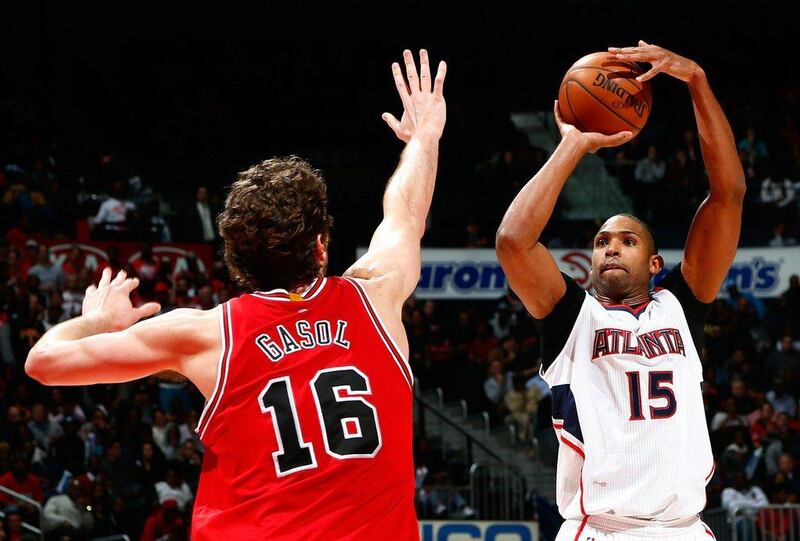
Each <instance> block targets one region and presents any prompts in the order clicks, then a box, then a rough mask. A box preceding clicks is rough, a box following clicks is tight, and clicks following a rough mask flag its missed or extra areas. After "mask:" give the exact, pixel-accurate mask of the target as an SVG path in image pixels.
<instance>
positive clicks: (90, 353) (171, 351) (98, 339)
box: [25, 270, 221, 396]
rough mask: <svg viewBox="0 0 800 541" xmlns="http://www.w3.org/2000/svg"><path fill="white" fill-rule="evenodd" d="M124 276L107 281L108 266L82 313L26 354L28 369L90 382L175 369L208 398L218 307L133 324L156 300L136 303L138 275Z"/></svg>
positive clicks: (66, 381) (44, 376)
mask: <svg viewBox="0 0 800 541" xmlns="http://www.w3.org/2000/svg"><path fill="white" fill-rule="evenodd" d="M120 275H121V276H123V279H122V280H118V279H115V280H114V281H113V282H110V281H109V277H110V271H109V270H106V271H104V277H103V279H102V280H101V283H100V286H99V287H98V288H97V289H94V290H93V289H92V288H90V290H89V291H87V300H88V304H87V302H85V303H84V315H82V316H79V317H77V318H74V319H71V320H69V321H65V322H64V323H61V324H59V325H56V326H55V327H53V328H52V329H50V330H49V331H48V332H47V333H45V335H44V336H43V337H42V338H41V339H40V340H39V341H38V342H37V343H36V345H35V346H34V347H33V348H32V349H31V351H30V353H29V354H28V358H27V360H26V362H25V371H26V372H27V373H28V375H29V376H31V377H32V378H34V379H36V380H37V381H40V382H41V383H44V384H45V385H90V384H95V383H119V382H124V381H131V380H134V379H138V378H142V377H145V376H149V375H151V374H156V373H158V372H163V371H165V370H174V371H176V372H179V373H181V374H183V375H185V376H186V377H188V378H189V379H190V380H191V381H192V382H193V383H194V384H195V385H196V386H197V387H198V388H199V389H200V391H201V392H202V393H203V394H204V395H205V396H209V395H210V394H211V391H212V388H213V385H214V381H213V380H214V377H215V369H216V365H215V363H214V361H213V359H214V357H215V356H218V355H219V348H220V344H221V337H220V331H219V323H218V321H219V320H218V317H217V312H216V310H212V311H208V312H203V311H201V310H189V309H181V310H174V311H172V312H170V313H168V314H164V315H162V316H159V317H156V318H153V319H149V320H145V321H141V322H139V323H135V322H136V321H137V320H138V319H139V318H141V317H146V316H147V315H150V314H151V313H152V311H153V310H155V309H158V306H157V305H155V306H152V305H145V307H141V308H133V307H132V306H131V305H130V300H129V298H128V295H129V294H130V291H131V290H132V289H133V287H135V285H136V284H137V283H138V281H137V280H125V279H124V274H123V273H120ZM109 282H110V283H109ZM217 310H218V309H217ZM134 323H135V324H134Z"/></svg>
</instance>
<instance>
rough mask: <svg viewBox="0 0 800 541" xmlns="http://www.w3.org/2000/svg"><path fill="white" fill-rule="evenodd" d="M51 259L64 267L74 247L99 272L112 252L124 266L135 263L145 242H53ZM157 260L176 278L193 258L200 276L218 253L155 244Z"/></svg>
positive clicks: (205, 247)
mask: <svg viewBox="0 0 800 541" xmlns="http://www.w3.org/2000/svg"><path fill="white" fill-rule="evenodd" d="M48 244H49V246H50V257H51V259H52V260H53V263H55V264H56V265H61V264H62V263H64V261H66V259H67V257H68V256H69V252H70V250H72V248H73V247H76V248H78V250H80V252H81V255H82V256H83V258H84V261H85V266H86V267H87V268H89V269H91V270H94V269H97V268H98V267H101V266H103V265H104V264H105V263H107V262H108V249H109V248H111V247H112V246H113V247H116V248H117V250H119V260H120V262H121V263H123V264H125V263H133V262H134V261H136V260H137V259H138V258H139V257H140V256H141V252H140V250H141V248H142V243H141V242H102V241H90V242H73V241H69V240H53V241H50V242H48ZM152 247H153V259H155V260H156V261H164V260H167V261H169V263H170V268H171V269H172V274H175V273H177V272H180V271H181V270H183V269H185V268H187V265H188V261H189V260H190V258H194V259H195V260H196V261H197V268H198V270H199V271H200V272H207V271H209V270H210V269H211V267H212V265H213V263H214V251H213V249H212V248H211V245H210V244H178V243H169V244H167V243H153V244H152Z"/></svg>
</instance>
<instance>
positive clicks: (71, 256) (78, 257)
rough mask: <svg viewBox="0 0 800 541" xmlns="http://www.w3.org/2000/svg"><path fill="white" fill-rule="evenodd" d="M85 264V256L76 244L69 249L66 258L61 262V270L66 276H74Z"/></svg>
mask: <svg viewBox="0 0 800 541" xmlns="http://www.w3.org/2000/svg"><path fill="white" fill-rule="evenodd" d="M85 266H86V258H85V257H84V255H83V254H82V253H81V249H80V248H79V247H78V246H75V245H73V246H72V247H71V248H70V249H69V253H68V254H67V257H66V259H65V260H64V262H63V263H62V264H61V271H62V272H63V273H64V274H65V275H66V276H67V277H69V276H76V277H77V275H78V273H79V272H80V271H81V269H83V268H84V267H85Z"/></svg>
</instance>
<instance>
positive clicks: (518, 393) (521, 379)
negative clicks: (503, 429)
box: [504, 374, 541, 445]
mask: <svg viewBox="0 0 800 541" xmlns="http://www.w3.org/2000/svg"><path fill="white" fill-rule="evenodd" d="M540 399H541V395H540V394H539V389H537V388H536V387H530V388H527V389H526V388H525V376H523V375H521V374H515V375H514V377H513V378H512V389H511V390H510V391H509V392H508V393H506V396H505V398H504V401H505V405H506V408H507V409H508V411H509V415H508V418H507V422H509V423H513V424H514V426H515V427H516V429H517V439H518V440H519V442H520V443H523V444H528V445H530V444H531V438H532V437H533V421H534V419H535V418H536V417H535V414H536V409H537V408H538V406H539V400H540Z"/></svg>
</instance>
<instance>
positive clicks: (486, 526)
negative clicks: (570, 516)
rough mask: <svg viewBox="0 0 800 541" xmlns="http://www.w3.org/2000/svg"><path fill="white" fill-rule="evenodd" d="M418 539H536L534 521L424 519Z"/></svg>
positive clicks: (537, 531) (509, 540)
mask: <svg viewBox="0 0 800 541" xmlns="http://www.w3.org/2000/svg"><path fill="white" fill-rule="evenodd" d="M419 531H420V541H476V540H480V541H538V539H539V529H538V527H537V524H536V523H535V522H510V521H496V522H495V521H483V520H464V521H457V520H424V521H420V523H419Z"/></svg>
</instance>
